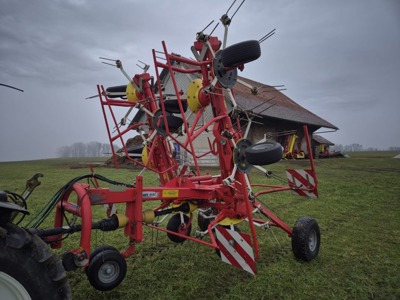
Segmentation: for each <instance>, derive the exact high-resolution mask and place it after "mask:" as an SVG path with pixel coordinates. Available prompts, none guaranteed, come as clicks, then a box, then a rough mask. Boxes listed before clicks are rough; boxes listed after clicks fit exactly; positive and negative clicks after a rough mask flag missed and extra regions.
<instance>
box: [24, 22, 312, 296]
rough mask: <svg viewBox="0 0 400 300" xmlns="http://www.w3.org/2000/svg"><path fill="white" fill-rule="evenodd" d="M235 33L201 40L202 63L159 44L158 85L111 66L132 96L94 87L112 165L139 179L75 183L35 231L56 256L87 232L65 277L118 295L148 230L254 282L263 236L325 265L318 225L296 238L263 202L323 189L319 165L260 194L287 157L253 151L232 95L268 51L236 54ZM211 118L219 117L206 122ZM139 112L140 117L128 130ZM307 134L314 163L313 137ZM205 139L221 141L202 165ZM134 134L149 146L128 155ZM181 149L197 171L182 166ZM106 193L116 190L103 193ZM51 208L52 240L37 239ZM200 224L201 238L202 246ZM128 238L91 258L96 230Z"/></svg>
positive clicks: (303, 222)
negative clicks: (183, 81)
mask: <svg viewBox="0 0 400 300" xmlns="http://www.w3.org/2000/svg"><path fill="white" fill-rule="evenodd" d="M230 21H231V19H230V18H229V17H228V16H227V15H223V16H222V18H221V22H222V24H223V25H224V27H225V35H224V39H223V41H221V40H219V39H218V38H217V37H216V36H213V35H207V34H205V33H204V32H203V31H204V30H203V31H201V32H199V33H197V35H196V39H195V41H194V44H193V46H192V48H191V49H192V52H193V55H194V57H195V59H188V58H185V57H182V56H180V55H177V54H173V53H171V52H169V50H168V48H167V44H166V43H165V42H162V51H155V50H153V60H154V66H155V77H153V76H151V75H150V73H149V72H148V70H149V67H148V66H147V65H145V66H144V68H143V72H142V73H140V74H136V75H135V76H133V77H130V76H129V75H128V74H127V73H126V72H125V70H124V68H123V66H122V63H121V61H119V60H115V61H111V60H107V63H109V64H112V65H114V66H116V67H117V68H118V69H120V70H121V71H122V73H123V74H124V75H125V77H126V78H127V80H128V84H127V85H123V86H117V87H109V88H104V87H103V86H102V85H99V86H97V89H98V97H99V100H100V105H101V108H102V111H103V115H104V119H105V123H106V128H107V133H108V136H109V139H110V143H111V145H113V144H114V143H115V142H119V143H121V144H122V149H121V150H120V151H118V152H116V151H114V150H113V157H114V159H115V163H116V164H117V158H118V156H123V157H125V159H127V160H129V161H132V162H133V163H135V164H136V165H137V166H141V168H142V169H141V171H140V172H139V173H138V174H137V176H136V177H135V179H134V181H133V183H131V184H123V183H120V182H114V181H112V180H109V179H107V178H105V177H103V176H101V175H98V174H95V173H94V172H92V173H91V174H90V175H85V176H81V177H78V178H75V179H73V180H71V181H70V182H69V183H68V184H66V185H65V186H64V187H63V188H61V189H60V190H59V192H58V193H57V194H56V195H55V196H54V197H53V199H52V200H51V201H50V202H49V204H48V205H47V206H46V207H44V208H43V210H42V212H41V213H40V214H38V216H37V217H36V218H34V219H33V220H32V221H31V222H30V223H29V225H30V226H29V227H30V229H29V231H30V233H31V234H34V235H37V236H39V237H41V238H42V239H43V240H44V241H45V242H47V243H48V244H50V246H51V247H52V248H60V247H61V245H62V241H63V236H64V235H66V234H71V233H74V232H80V241H79V243H78V244H77V246H76V247H75V248H73V249H71V250H69V251H67V252H66V253H65V254H64V255H63V265H64V268H65V269H66V270H67V271H69V270H73V269H75V268H78V267H83V268H86V273H87V276H88V279H89V281H90V283H91V284H92V285H93V286H94V287H95V288H96V289H98V290H111V289H113V288H115V287H116V286H118V284H120V282H121V281H122V280H123V279H124V276H125V272H126V261H125V258H127V257H129V256H130V255H132V254H134V253H135V251H136V247H137V245H138V244H139V243H141V242H143V241H144V233H143V232H144V227H145V226H147V227H149V228H151V229H153V230H157V231H161V232H164V233H165V234H167V235H168V237H169V239H170V240H171V241H172V242H174V243H182V242H184V241H187V240H189V241H192V242H196V243H199V244H202V245H205V246H208V247H211V248H215V249H217V251H218V252H219V254H220V257H221V259H222V261H224V262H226V263H229V264H231V265H234V266H236V267H238V268H240V269H243V270H245V271H247V272H249V273H251V274H255V273H256V263H255V262H256V260H257V258H258V257H259V256H260V253H259V252H260V251H259V244H258V236H257V227H261V228H264V229H268V228H271V227H277V228H280V229H282V230H283V231H284V232H286V233H287V235H288V236H290V237H291V241H292V249H293V253H294V256H295V257H296V258H297V259H300V260H304V261H310V260H312V259H314V258H315V257H316V256H317V255H318V252H319V247H320V230H319V226H318V224H317V222H316V220H314V219H313V218H310V217H307V216H305V217H300V218H299V219H298V220H297V221H296V223H295V225H294V227H293V228H292V227H290V226H288V225H287V224H286V223H285V222H284V221H282V220H281V219H280V218H279V217H278V216H276V215H275V214H274V213H273V212H272V211H271V210H270V209H268V208H267V207H266V206H265V205H264V204H263V203H262V202H261V201H260V200H259V199H260V198H261V197H265V196H268V195H269V194H270V193H276V192H281V191H291V192H293V193H296V194H298V195H301V196H307V197H312V198H316V197H317V185H318V182H317V177H316V173H315V168H314V162H313V158H312V155H310V158H309V160H310V168H309V169H307V170H295V169H290V170H287V171H286V176H287V180H288V184H287V185H285V186H278V185H271V184H268V183H265V184H264V183H263V184H260V183H257V184H255V183H252V179H251V176H250V171H251V170H253V169H258V170H259V171H260V172H262V173H264V174H265V175H266V177H265V178H266V180H268V178H269V177H271V176H274V174H272V172H270V171H268V170H266V169H265V168H264V167H263V166H265V165H269V164H273V163H276V162H278V161H280V160H281V158H282V155H283V149H282V146H281V145H280V144H279V143H277V142H275V141H273V140H268V139H266V138H264V139H263V140H260V141H258V142H256V143H252V142H250V140H249V139H248V134H249V132H250V131H251V130H252V129H251V125H252V118H253V116H252V114H251V113H249V112H247V111H245V110H242V109H241V108H240V107H239V106H238V105H237V104H236V101H235V95H234V92H233V87H234V85H235V84H241V82H240V80H239V79H238V75H237V73H238V70H240V71H243V69H244V67H245V65H246V63H249V62H251V61H255V60H256V59H258V58H259V57H260V55H261V49H260V42H262V41H263V39H261V40H248V41H244V42H241V43H237V44H233V45H231V46H228V47H227V46H226V36H227V32H228V27H229V24H230ZM271 34H272V33H270V34H269V35H271ZM267 37H268V35H267ZM264 39H265V37H264ZM165 73H167V74H169V76H170V81H171V86H172V89H170V90H168V91H166V89H165V87H164V86H163V80H162V78H161V77H162V76H161V75H162V74H165ZM178 74H184V75H189V76H190V78H191V81H190V84H189V85H188V86H187V87H185V88H182V87H181V86H179V85H178V82H177V79H176V78H177V76H178ZM121 108H122V109H123V110H124V111H127V113H126V115H125V116H124V118H122V120H121V119H119V118H118V116H117V111H121ZM206 109H209V110H210V111H211V112H212V114H211V116H210V117H209V118H207V119H205V118H204V111H205V110H206ZM132 111H133V112H135V111H136V113H137V114H139V113H140V114H141V117H140V118H137V121H136V122H127V121H126V120H127V116H128V113H131V112H132ZM120 120H121V121H120ZM189 120H190V121H189ZM304 132H305V137H306V140H307V145H308V151H309V153H312V151H311V146H310V135H309V133H308V130H307V127H306V126H304ZM205 133H211V134H212V138H208V139H207V142H208V148H209V150H208V151H207V152H206V153H198V151H197V148H198V147H197V146H196V145H198V144H197V143H198V142H199V139H200V137H201V136H202V135H204V134H205ZM134 134H137V135H140V136H141V140H142V143H141V144H140V145H138V146H136V147H128V146H127V144H126V140H127V138H128V137H131V136H132V135H134ZM176 145H178V146H179V149H180V151H181V152H183V151H184V152H185V153H186V156H187V157H188V158H189V159H186V160H183V159H182V158H179V156H178V155H177V153H176V149H177V147H176ZM112 149H113V147H112ZM204 155H211V156H214V157H216V158H217V161H218V170H219V174H216V175H210V174H208V173H206V172H204V171H203V168H202V166H201V163H200V162H199V161H200V159H201V158H202V157H203V156H204ZM145 170H147V172H148V171H151V172H154V173H155V174H157V177H158V179H159V185H157V186H147V185H146V177H145V176H144V174H145V172H144V171H145ZM92 171H93V170H92ZM83 179H90V180H91V182H92V184H90V183H80V181H82V180H83ZM100 181H105V182H107V183H109V184H111V187H107V188H103V187H100V184H99V182H100ZM71 199H77V200H76V201H74V200H71ZM145 203H146V205H148V204H149V203H154V205H152V207H153V208H151V209H144V208H143V205H144V204H145ZM117 204H118V205H122V206H124V210H122V209H118V211H116V210H115V206H116V205H117ZM99 205H102V206H103V205H105V206H106V207H107V208H108V209H107V213H106V217H105V219H103V220H101V221H97V222H95V221H94V220H93V216H92V208H93V206H99ZM53 208H55V211H56V212H55V221H54V228H50V229H39V225H40V224H41V223H42V221H43V219H44V218H45V217H46V216H47V215H48V214H49V213H50V211H51V210H53ZM196 214H197V220H198V221H197V223H198V224H197V225H198V226H197V227H198V229H197V230H196V232H195V234H193V233H192V232H191V231H192V230H191V229H192V227H194V226H193V225H194V224H192V223H193V220H194V216H196ZM66 215H73V216H75V217H77V218H78V220H80V222H78V223H80V224H74V225H71V224H64V223H65V222H64V219H65V216H66ZM241 222H245V223H247V224H248V225H246V227H247V228H248V230H247V231H243V230H241V231H238V230H237V227H236V225H237V224H239V223H241ZM119 228H120V229H123V230H124V234H125V236H126V237H127V238H128V239H129V243H128V246H127V247H126V248H125V249H123V250H121V251H120V250H117V249H115V248H114V247H112V246H102V247H99V248H96V249H92V247H91V245H92V243H91V242H92V235H93V231H94V230H103V231H112V230H117V229H119ZM207 236H208V238H205V237H207Z"/></svg>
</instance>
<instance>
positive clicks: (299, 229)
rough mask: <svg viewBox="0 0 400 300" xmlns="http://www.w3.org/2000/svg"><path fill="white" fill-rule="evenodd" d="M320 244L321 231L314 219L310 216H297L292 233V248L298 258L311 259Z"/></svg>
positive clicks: (317, 251)
mask: <svg viewBox="0 0 400 300" xmlns="http://www.w3.org/2000/svg"><path fill="white" fill-rule="evenodd" d="M320 244H321V233H320V230H319V226H318V223H317V221H316V220H314V219H313V218H310V217H301V218H299V219H298V220H297V221H296V223H295V225H294V227H293V233H292V250H293V254H294V256H295V257H296V258H297V259H299V260H304V261H311V260H313V259H314V258H316V257H317V255H318V253H319V247H320Z"/></svg>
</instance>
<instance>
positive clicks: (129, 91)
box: [126, 83, 139, 103]
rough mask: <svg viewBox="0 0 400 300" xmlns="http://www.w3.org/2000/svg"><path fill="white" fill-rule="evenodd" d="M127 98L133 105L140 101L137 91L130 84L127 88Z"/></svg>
mask: <svg viewBox="0 0 400 300" xmlns="http://www.w3.org/2000/svg"><path fill="white" fill-rule="evenodd" d="M126 97H127V98H128V101H131V102H133V103H136V102H137V101H138V100H139V98H138V96H137V94H136V89H135V88H134V87H133V85H132V83H128V85H127V86H126Z"/></svg>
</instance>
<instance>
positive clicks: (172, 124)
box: [160, 115, 183, 133]
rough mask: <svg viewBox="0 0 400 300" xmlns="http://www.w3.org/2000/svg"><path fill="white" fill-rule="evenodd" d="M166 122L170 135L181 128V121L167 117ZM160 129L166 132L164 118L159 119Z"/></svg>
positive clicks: (173, 117) (180, 119) (177, 118)
mask: <svg viewBox="0 0 400 300" xmlns="http://www.w3.org/2000/svg"><path fill="white" fill-rule="evenodd" d="M167 122H168V129H169V131H170V132H172V133H176V132H177V131H178V129H179V128H180V127H181V126H182V124H183V119H182V118H179V117H175V116H171V115H168V116H167ZM160 128H161V129H164V130H167V126H166V125H165V123H164V118H162V117H161V122H160Z"/></svg>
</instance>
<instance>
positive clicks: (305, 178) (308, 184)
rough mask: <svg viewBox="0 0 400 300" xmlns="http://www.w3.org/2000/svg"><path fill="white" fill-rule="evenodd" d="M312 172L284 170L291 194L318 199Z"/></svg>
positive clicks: (315, 181)
mask: <svg viewBox="0 0 400 300" xmlns="http://www.w3.org/2000/svg"><path fill="white" fill-rule="evenodd" d="M314 176H315V174H314V172H313V171H312V170H292V169H291V170H286V177H287V179H288V181H289V186H290V187H291V188H292V189H293V193H295V194H297V195H300V196H305V197H310V198H318V190H317V180H316V178H315V177H314Z"/></svg>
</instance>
